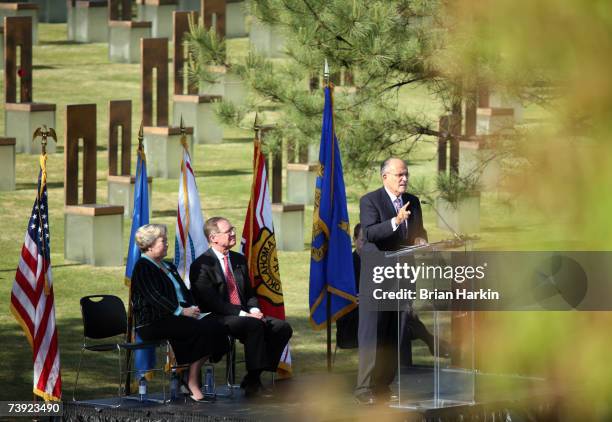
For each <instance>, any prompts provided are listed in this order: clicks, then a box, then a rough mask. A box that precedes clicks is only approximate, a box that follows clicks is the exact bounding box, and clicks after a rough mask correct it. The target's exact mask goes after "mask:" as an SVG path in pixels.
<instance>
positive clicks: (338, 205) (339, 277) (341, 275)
mask: <svg viewBox="0 0 612 422" xmlns="http://www.w3.org/2000/svg"><path fill="white" fill-rule="evenodd" d="M328 301H329V302H330V306H329V307H328ZM309 304H310V322H311V324H312V325H313V327H314V328H316V329H322V328H324V327H326V325H327V322H328V321H330V322H333V321H336V320H337V319H338V318H340V317H341V316H343V315H345V314H347V313H348V312H350V311H351V310H353V309H355V307H357V298H356V293H355V274H354V270H353V257H352V251H351V234H350V228H349V219H348V211H347V205H346V193H345V189H344V177H343V175H342V160H341V158H340V149H339V148H338V139H337V138H336V134H335V132H334V116H333V97H332V86H331V84H329V85H328V86H326V87H325V107H324V110H323V127H322V130H321V143H320V147H319V170H318V175H317V181H316V188H315V203H314V213H313V221H312V243H311V250H310V291H309Z"/></svg>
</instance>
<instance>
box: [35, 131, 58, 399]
mask: <svg viewBox="0 0 612 422" xmlns="http://www.w3.org/2000/svg"><path fill="white" fill-rule="evenodd" d="M39 136H40V138H41V139H40V159H39V161H40V171H41V181H40V186H39V187H38V192H37V193H36V198H37V199H36V202H37V205H39V204H40V202H41V200H42V198H41V193H42V188H43V186H44V185H45V183H46V180H47V142H48V140H47V137H48V136H51V138H52V139H53V140H54V141H55V142H56V143H57V137H56V135H55V130H54V129H53V128H50V129H47V126H46V125H43V126H42V127H38V128H37V129H36V130H35V131H34V135H33V136H32V142H34V141H35V140H36V138H38V137H39ZM37 214H38V224H40V227H42V218H41V215H40V206H38V211H37ZM41 246H42V250H43V256H45V255H46V251H45V242H41ZM42 273H43V280H44V281H43V289H44V292H45V295H46V296H48V295H49V294H50V289H49V285H48V283H47V268H43V269H42ZM32 397H33V399H32V401H34V402H36V401H38V396H37V395H36V393H32Z"/></svg>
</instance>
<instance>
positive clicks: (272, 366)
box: [189, 248, 292, 382]
mask: <svg viewBox="0 0 612 422" xmlns="http://www.w3.org/2000/svg"><path fill="white" fill-rule="evenodd" d="M229 260H230V263H231V267H232V272H233V274H234V278H235V281H236V284H237V287H238V293H239V296H240V302H241V305H234V304H232V303H231V302H230V298H229V294H228V288H227V282H226V279H225V275H224V271H223V268H222V267H221V263H220V262H219V259H218V258H217V256H216V255H215V252H214V251H213V250H212V248H211V249H208V250H207V251H206V252H204V253H203V254H202V255H200V256H199V257H198V258H197V259H196V260H195V261H194V262H193V263H192V264H191V267H190V269H189V279H190V281H191V290H192V293H193V296H194V298H195V301H196V304H197V305H198V306H199V307H200V310H201V311H202V312H212V313H213V315H215V316H216V317H217V319H218V320H219V321H220V322H221V323H223V324H224V325H225V326H226V328H227V329H228V330H229V332H230V334H231V335H232V336H234V337H236V338H237V339H239V340H240V341H241V342H242V343H244V352H245V360H246V368H247V372H248V374H247V377H249V376H250V377H252V379H251V380H252V381H254V382H259V373H260V372H261V371H264V370H265V371H276V369H277V367H278V363H279V361H280V358H281V355H282V353H283V350H284V348H285V346H286V345H287V342H288V341H289V339H290V338H291V335H292V329H291V326H290V325H289V324H288V323H287V322H286V321H282V320H280V319H277V318H271V317H265V318H264V319H261V320H260V319H257V318H252V317H248V316H239V315H240V311H244V312H247V313H248V312H249V310H250V309H252V308H259V302H258V300H257V297H256V296H255V291H254V290H253V288H252V287H251V281H250V279H249V271H248V268H247V262H246V260H245V258H244V256H242V255H241V254H238V253H236V252H232V251H229ZM245 381H249V380H248V379H246V378H245Z"/></svg>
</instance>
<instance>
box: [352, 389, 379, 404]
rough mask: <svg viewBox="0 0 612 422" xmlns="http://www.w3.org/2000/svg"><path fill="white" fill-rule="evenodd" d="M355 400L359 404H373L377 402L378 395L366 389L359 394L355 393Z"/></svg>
mask: <svg viewBox="0 0 612 422" xmlns="http://www.w3.org/2000/svg"><path fill="white" fill-rule="evenodd" d="M355 401H356V402H357V404H360V405H362V406H372V405H374V404H376V397H375V396H374V394H373V393H372V392H371V391H364V392H362V393H359V394H355Z"/></svg>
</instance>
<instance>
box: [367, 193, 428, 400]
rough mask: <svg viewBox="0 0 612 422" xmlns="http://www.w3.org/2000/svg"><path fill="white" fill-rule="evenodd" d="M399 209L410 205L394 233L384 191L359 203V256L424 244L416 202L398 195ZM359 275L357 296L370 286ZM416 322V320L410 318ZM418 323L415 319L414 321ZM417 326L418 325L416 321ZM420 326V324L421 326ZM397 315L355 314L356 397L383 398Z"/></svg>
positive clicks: (391, 373) (393, 358) (392, 362)
mask: <svg viewBox="0 0 612 422" xmlns="http://www.w3.org/2000/svg"><path fill="white" fill-rule="evenodd" d="M401 198H402V205H405V204H406V203H407V202H408V201H410V205H409V206H408V211H410V216H409V217H408V220H407V227H406V223H402V224H401V225H400V226H399V227H397V229H396V230H395V231H394V230H393V227H392V224H391V221H390V220H391V219H392V218H394V217H395V216H396V215H397V211H396V210H395V207H394V205H393V203H392V201H391V198H390V197H389V194H388V193H387V191H386V190H385V188H384V187H383V188H380V189H378V190H375V191H373V192H369V193H367V194H365V195H364V196H363V197H362V198H361V200H360V203H359V213H360V216H359V218H360V222H361V229H362V230H363V237H364V242H365V243H364V245H363V248H362V250H361V256H362V257H364V256H367V254H368V253H371V252H375V251H395V250H398V249H400V248H402V247H405V246H411V245H413V244H414V241H415V239H416V238H418V237H420V238H423V239H425V240H427V232H426V231H425V228H424V227H423V215H422V212H421V203H420V202H419V199H418V198H417V197H416V196H414V195H411V194H409V193H404V194H402V195H401ZM364 273H365V271H362V272H361V279H360V289H359V291H360V292H367V291H369V289H368V288H367V284H370V283H372V280H371V279H368V278H367V274H364ZM414 318H416V316H414ZM417 321H418V318H417ZM419 322H420V321H419ZM421 325H422V323H421ZM397 332H398V315H397V313H396V312H388V311H380V312H376V311H364V310H360V312H359V374H358V378H357V387H356V389H355V393H356V394H358V395H359V394H361V393H363V392H368V391H372V392H373V393H374V394H381V395H387V394H388V393H389V391H390V390H389V384H391V382H392V381H393V379H394V378H395V374H396V369H397V341H398V337H397Z"/></svg>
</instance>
